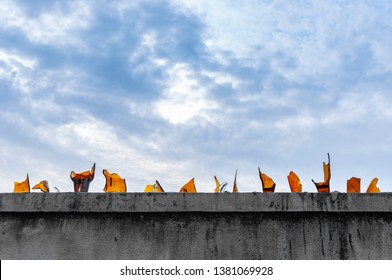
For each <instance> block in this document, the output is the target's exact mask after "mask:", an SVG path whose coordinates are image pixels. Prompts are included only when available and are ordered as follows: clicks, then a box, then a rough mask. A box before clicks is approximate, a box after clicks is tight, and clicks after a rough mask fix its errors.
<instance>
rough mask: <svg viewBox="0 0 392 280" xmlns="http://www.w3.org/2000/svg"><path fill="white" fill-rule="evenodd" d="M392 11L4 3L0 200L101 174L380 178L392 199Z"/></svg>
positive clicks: (138, 183)
mask: <svg viewBox="0 0 392 280" xmlns="http://www.w3.org/2000/svg"><path fill="white" fill-rule="evenodd" d="M391 16H392V2H391V1H386V0H385V1H382V0H380V1H365V0H358V1H343V0H341V1H324V0H323V1H277V0H275V1H274V0H270V1H260V0H257V1H252V0H248V1H207V0H198V1H191V0H183V1H174V0H173V1H169V0H168V1H153V0H150V1H149V0H145V1H44V0H42V1H8V0H2V1H1V5H0V120H1V122H0V131H1V132H0V192H12V190H13V183H14V181H23V180H24V178H25V176H26V173H29V176H30V183H31V185H34V184H36V183H38V182H39V181H41V180H44V179H45V180H48V182H49V185H50V186H51V187H52V189H53V187H57V188H58V189H59V190H60V191H62V192H66V191H73V185H72V182H71V180H70V178H69V174H70V172H71V170H74V171H76V172H81V171H85V170H88V169H90V167H91V165H92V164H93V163H94V162H95V163H96V164H97V174H96V177H95V179H94V181H93V182H92V183H91V186H90V191H92V192H101V191H102V190H103V187H104V176H103V175H102V169H103V168H105V169H108V171H109V172H111V173H112V172H116V173H118V174H119V175H120V176H122V177H123V178H125V179H126V181H127V186H128V191H130V192H139V191H143V189H144V187H145V185H146V184H150V183H153V182H154V181H155V180H156V179H158V180H159V181H160V183H161V185H162V186H163V188H164V189H165V190H166V191H178V190H179V189H180V188H181V187H182V185H184V184H185V183H186V182H187V181H189V180H190V179H191V178H192V177H195V183H196V188H197V189H198V191H201V192H212V191H213V189H214V180H213V176H214V175H216V176H217V177H218V179H219V180H220V181H222V182H228V183H229V189H231V186H232V183H233V179H234V173H235V170H236V169H238V177H237V185H238V188H239V191H240V192H252V191H261V183H260V179H259V177H258V171H257V168H258V167H259V166H260V168H261V170H262V171H263V172H264V173H266V174H268V175H269V176H270V177H272V178H273V179H274V181H275V182H276V191H278V192H287V191H289V187H288V182H287V175H288V174H289V172H290V171H291V170H292V171H294V172H296V173H297V175H298V176H299V177H300V179H301V182H302V185H303V190H304V191H308V192H315V191H316V189H315V187H314V185H313V183H312V182H311V179H315V180H316V181H322V179H323V173H322V172H323V171H322V162H323V161H326V160H327V153H328V152H329V153H330V155H331V169H332V178H331V190H336V191H341V192H344V191H345V190H346V180H347V179H349V178H351V177H352V176H355V177H361V178H362V186H361V188H362V191H365V190H366V188H367V186H368V184H369V183H370V181H371V179H373V178H374V177H378V178H379V183H378V186H379V188H380V189H381V191H385V192H386V191H392V146H391V143H392V132H391V129H390V128H391V127H392V95H391V89H392V75H391V74H392V21H391Z"/></svg>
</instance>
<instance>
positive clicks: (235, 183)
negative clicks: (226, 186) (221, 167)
mask: <svg viewBox="0 0 392 280" xmlns="http://www.w3.org/2000/svg"><path fill="white" fill-rule="evenodd" d="M233 193H238V188H237V170H236V171H235V176H234V184H233Z"/></svg>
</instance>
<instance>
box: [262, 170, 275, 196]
mask: <svg viewBox="0 0 392 280" xmlns="http://www.w3.org/2000/svg"><path fill="white" fill-rule="evenodd" d="M259 176H260V180H261V184H262V186H263V192H275V186H276V184H275V183H274V181H273V180H272V179H271V178H270V177H268V176H267V175H266V174H264V173H261V171H260V167H259Z"/></svg>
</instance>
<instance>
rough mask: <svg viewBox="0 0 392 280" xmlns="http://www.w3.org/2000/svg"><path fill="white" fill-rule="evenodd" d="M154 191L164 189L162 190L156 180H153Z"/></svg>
mask: <svg viewBox="0 0 392 280" xmlns="http://www.w3.org/2000/svg"><path fill="white" fill-rule="evenodd" d="M154 192H165V191H164V190H163V188H162V186H161V184H159V182H158V180H155V184H154Z"/></svg>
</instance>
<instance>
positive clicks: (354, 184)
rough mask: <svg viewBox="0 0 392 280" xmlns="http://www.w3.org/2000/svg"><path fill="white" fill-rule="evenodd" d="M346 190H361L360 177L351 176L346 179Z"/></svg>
mask: <svg viewBox="0 0 392 280" xmlns="http://www.w3.org/2000/svg"><path fill="white" fill-rule="evenodd" d="M347 192H348V193H360V192H361V178H357V177H351V179H350V180H347Z"/></svg>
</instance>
